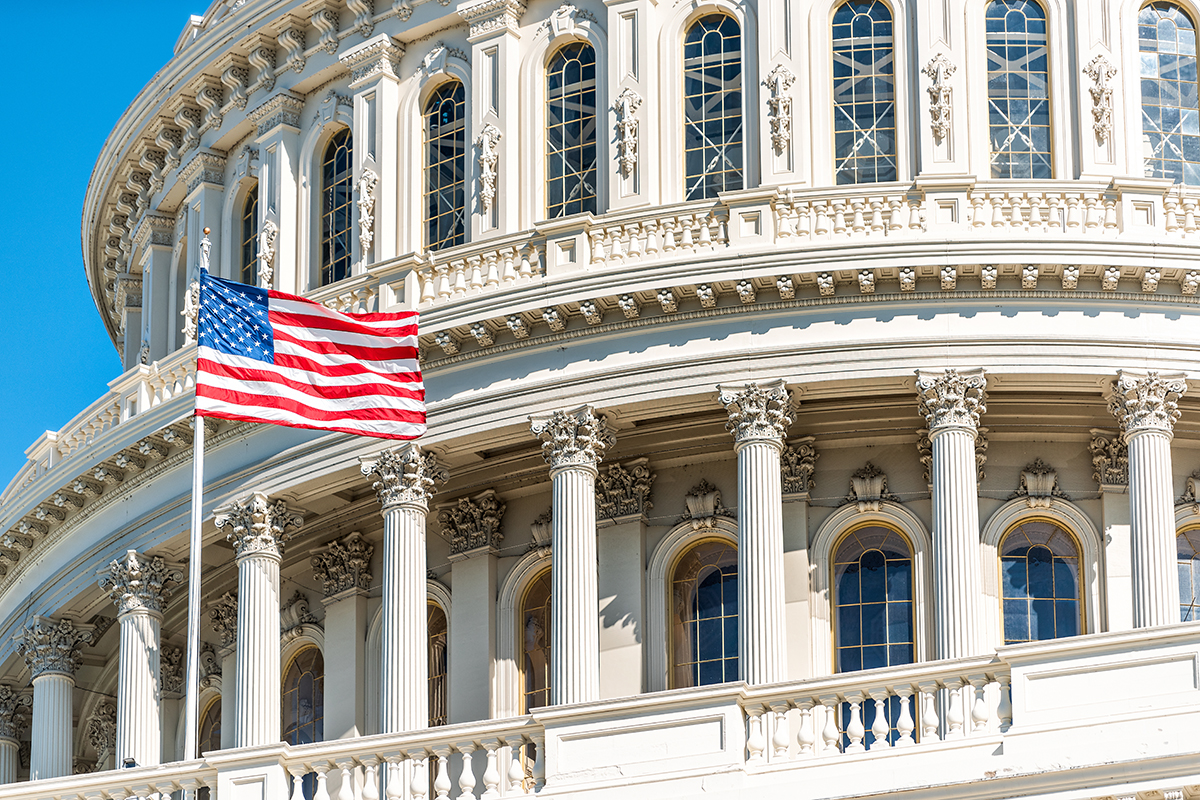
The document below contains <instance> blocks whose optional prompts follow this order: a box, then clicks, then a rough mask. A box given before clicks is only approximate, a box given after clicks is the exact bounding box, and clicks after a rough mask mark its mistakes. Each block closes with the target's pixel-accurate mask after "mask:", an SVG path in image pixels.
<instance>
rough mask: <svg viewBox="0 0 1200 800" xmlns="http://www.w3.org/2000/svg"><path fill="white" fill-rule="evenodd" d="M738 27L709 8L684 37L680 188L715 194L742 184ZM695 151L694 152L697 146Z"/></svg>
mask: <svg viewBox="0 0 1200 800" xmlns="http://www.w3.org/2000/svg"><path fill="white" fill-rule="evenodd" d="M741 46H742V45H741V29H740V28H739V27H738V24H737V21H736V20H734V18H733V17H730V16H727V15H725V14H709V15H706V16H704V17H701V18H700V19H698V20H696V21H695V22H694V23H692V26H691V27H690V28H688V30H687V33H686V35H685V38H684V48H683V58H684V63H683V69H684V75H683V93H684V97H683V109H684V114H683V116H684V131H683V138H684V168H685V179H684V194H685V199H687V200H697V199H702V198H708V197H716V195H717V192H721V191H732V190H736V189H740V188H742V179H743V176H742V110H741V104H742V99H741V81H742V63H741ZM697 151H699V152H697Z"/></svg>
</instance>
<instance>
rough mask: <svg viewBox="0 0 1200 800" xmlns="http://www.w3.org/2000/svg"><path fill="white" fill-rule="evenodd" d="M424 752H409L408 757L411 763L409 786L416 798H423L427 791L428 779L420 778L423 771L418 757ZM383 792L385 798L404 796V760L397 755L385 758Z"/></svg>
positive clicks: (421, 756)
mask: <svg viewBox="0 0 1200 800" xmlns="http://www.w3.org/2000/svg"><path fill="white" fill-rule="evenodd" d="M424 755H425V754H424V753H410V754H409V758H411V759H412V764H413V779H412V785H411V786H409V788H410V789H411V790H412V795H413V797H415V798H417V800H424V798H425V795H427V794H428V793H429V781H428V780H421V782H420V784H418V783H417V781H418V779H419V778H424V777H425V773H424V772H422V770H421V769H420V762H419V761H417V759H419V758H423V757H424ZM383 794H384V797H386V798H387V800H403V797H404V762H403V761H402V760H401V759H400V757H399V756H394V757H392V758H389V759H388V760H387V768H386V769H384V771H383Z"/></svg>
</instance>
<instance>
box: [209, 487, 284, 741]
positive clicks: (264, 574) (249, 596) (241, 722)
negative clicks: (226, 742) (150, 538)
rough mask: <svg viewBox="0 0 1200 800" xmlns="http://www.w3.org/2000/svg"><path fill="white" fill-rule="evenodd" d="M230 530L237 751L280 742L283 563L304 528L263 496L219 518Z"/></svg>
mask: <svg viewBox="0 0 1200 800" xmlns="http://www.w3.org/2000/svg"><path fill="white" fill-rule="evenodd" d="M216 522H217V527H218V528H224V527H228V528H230V531H229V533H228V534H227V535H226V537H227V538H228V539H229V541H230V542H232V543H233V549H234V551H235V552H236V554H237V565H238V610H237V669H236V673H237V674H236V676H235V679H234V690H233V692H234V694H233V712H234V713H233V720H234V729H233V746H234V747H249V746H252V745H256V744H273V743H275V742H278V741H279V719H280V714H281V706H280V696H279V561H280V559H281V557H282V556H283V544H284V542H286V541H287V540H288V539H290V538H292V536H293V535H294V531H292V530H289V529H294V528H299V527H300V526H301V525H303V524H304V518H303V517H301V516H300V515H299V514H293V513H291V512H290V511H288V508H287V504H286V503H284V502H283V501H282V500H276V501H275V502H271V500H270V499H269V498H268V497H267V496H266V495H265V494H262V493H261V492H256V493H254V494H252V495H251V496H250V497H249V498H248V499H247V500H245V501H243V502H237V503H234V504H233V505H231V506H230V507H229V508H227V509H225V510H223V511H220V512H218V513H217V518H216Z"/></svg>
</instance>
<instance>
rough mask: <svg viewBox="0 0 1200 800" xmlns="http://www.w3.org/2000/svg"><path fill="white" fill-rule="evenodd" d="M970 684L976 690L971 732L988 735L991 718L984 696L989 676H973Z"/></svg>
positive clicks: (972, 707)
mask: <svg viewBox="0 0 1200 800" xmlns="http://www.w3.org/2000/svg"><path fill="white" fill-rule="evenodd" d="M970 683H971V687H972V688H974V690H975V702H974V703H973V704H972V706H971V732H972V733H987V729H988V720H989V719H990V718H991V712H990V711H989V710H988V705H987V699H986V698H985V696H984V690H985V688H986V687H987V684H988V679H987V676H986V675H972V676H971V677H970Z"/></svg>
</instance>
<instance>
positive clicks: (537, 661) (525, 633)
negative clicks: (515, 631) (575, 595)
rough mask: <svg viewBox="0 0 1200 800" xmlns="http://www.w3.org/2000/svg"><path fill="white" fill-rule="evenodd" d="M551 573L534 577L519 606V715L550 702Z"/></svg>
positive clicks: (547, 572) (547, 571) (546, 572)
mask: <svg viewBox="0 0 1200 800" xmlns="http://www.w3.org/2000/svg"><path fill="white" fill-rule="evenodd" d="M550 603H551V597H550V570H546V571H545V572H543V573H542V574H541V575H538V576H537V577H536V578H534V580H533V582H532V583H531V584H529V588H528V589H527V590H525V600H524V601H523V602H522V603H521V624H522V626H523V627H522V628H521V632H520V633H521V641H522V648H521V652H522V653H523V661H522V663H523V665H524V668H523V669H522V671H521V672H522V675H521V677H522V682H523V685H522V687H521V701H522V702H521V704H522V706H523V708H522V712H524V713H528V712H530V711H532V710H533V709H535V708H541V707H542V706H545V705H549V703H550Z"/></svg>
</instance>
